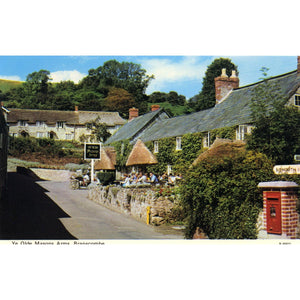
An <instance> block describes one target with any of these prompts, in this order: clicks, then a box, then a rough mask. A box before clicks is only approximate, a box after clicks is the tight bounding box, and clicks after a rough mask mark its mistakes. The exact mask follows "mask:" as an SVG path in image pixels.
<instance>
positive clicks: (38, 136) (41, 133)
mask: <svg viewBox="0 0 300 300" xmlns="http://www.w3.org/2000/svg"><path fill="white" fill-rule="evenodd" d="M36 137H37V138H38V139H42V138H44V137H45V132H41V131H38V132H37V133H36Z"/></svg>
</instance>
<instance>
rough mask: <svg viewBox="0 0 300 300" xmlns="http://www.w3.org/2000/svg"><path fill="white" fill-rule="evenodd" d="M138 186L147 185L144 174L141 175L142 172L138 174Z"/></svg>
mask: <svg viewBox="0 0 300 300" xmlns="http://www.w3.org/2000/svg"><path fill="white" fill-rule="evenodd" d="M137 183H138V184H146V183H147V176H146V174H143V173H142V172H140V173H139V177H138V180H137Z"/></svg>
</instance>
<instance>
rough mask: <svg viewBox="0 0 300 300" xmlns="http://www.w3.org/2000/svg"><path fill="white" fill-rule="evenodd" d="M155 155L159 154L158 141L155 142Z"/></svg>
mask: <svg viewBox="0 0 300 300" xmlns="http://www.w3.org/2000/svg"><path fill="white" fill-rule="evenodd" d="M154 153H158V141H154Z"/></svg>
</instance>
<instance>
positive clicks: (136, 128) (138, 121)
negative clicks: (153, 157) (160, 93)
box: [105, 108, 169, 144]
mask: <svg viewBox="0 0 300 300" xmlns="http://www.w3.org/2000/svg"><path fill="white" fill-rule="evenodd" d="M165 118H169V117H168V115H167V114H166V113H165V112H164V110H163V109H162V108H161V109H158V110H156V111H153V112H149V113H146V114H144V115H142V116H139V117H137V118H135V119H133V120H131V121H129V122H128V123H126V124H125V125H124V126H123V127H121V128H120V129H119V130H118V131H117V132H116V133H115V134H114V135H112V136H111V137H110V138H109V139H108V140H107V141H106V142H105V144H110V143H113V142H117V141H121V140H126V139H130V140H135V138H136V137H138V135H139V134H140V133H141V132H142V131H143V129H145V128H146V127H147V126H150V125H151V123H152V122H154V121H155V120H156V121H159V120H163V119H165Z"/></svg>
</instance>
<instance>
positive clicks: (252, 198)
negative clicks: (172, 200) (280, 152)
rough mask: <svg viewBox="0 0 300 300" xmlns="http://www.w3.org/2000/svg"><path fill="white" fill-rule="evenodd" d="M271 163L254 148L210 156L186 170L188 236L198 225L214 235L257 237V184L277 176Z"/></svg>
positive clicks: (184, 195) (184, 199)
mask: <svg viewBox="0 0 300 300" xmlns="http://www.w3.org/2000/svg"><path fill="white" fill-rule="evenodd" d="M272 167H273V165H272V163H271V161H270V160H268V158H267V157H266V156H265V155H263V154H261V153H255V152H253V151H248V152H246V151H240V152H237V153H236V154H235V155H231V156H229V155H228V156H223V157H221V156H214V157H207V158H206V159H204V160H202V161H200V162H199V163H198V164H197V165H196V166H193V167H192V168H190V169H189V170H188V171H187V173H186V174H185V177H184V181H183V183H182V186H181V188H180V191H181V192H180V194H181V199H182V205H183V208H184V210H185V211H186V214H187V219H188V223H187V228H186V238H192V236H193V234H194V232H195V230H196V228H197V227H199V228H201V229H202V230H203V231H204V232H205V233H206V234H207V235H208V237H209V238H211V239H254V238H256V236H257V230H256V222H257V217H258V213H259V210H260V209H261V208H262V203H263V202H262V195H261V191H259V189H258V188H257V185H258V183H259V182H261V181H269V180H272V179H273V178H274V174H273V170H272Z"/></svg>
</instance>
